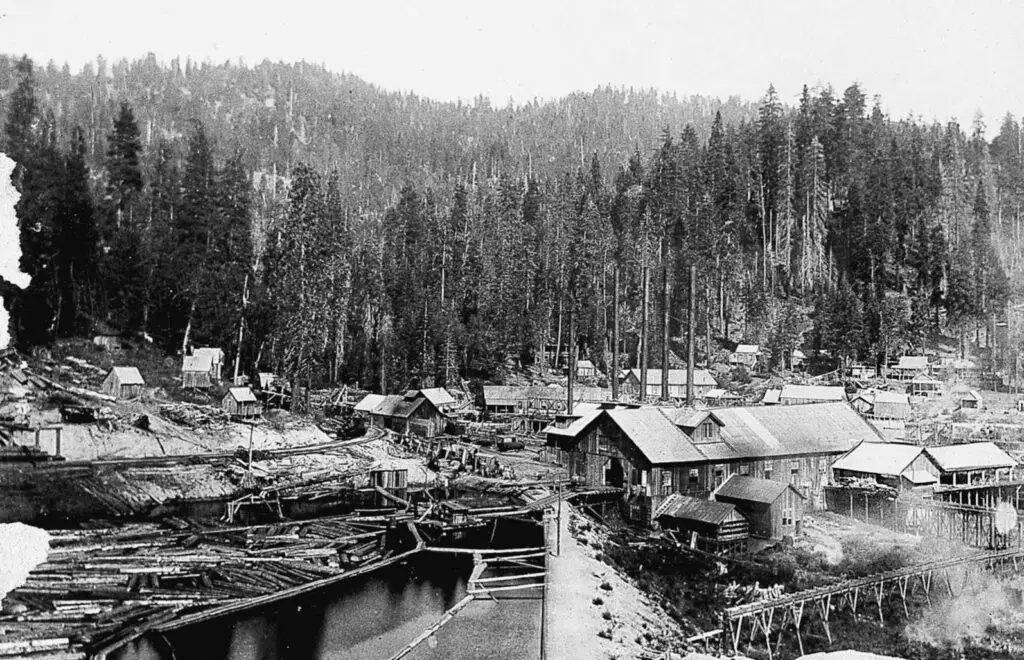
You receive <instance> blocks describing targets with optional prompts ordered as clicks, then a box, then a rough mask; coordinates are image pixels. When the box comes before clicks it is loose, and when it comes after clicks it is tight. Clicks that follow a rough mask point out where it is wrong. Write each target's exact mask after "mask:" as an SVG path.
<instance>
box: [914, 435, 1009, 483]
mask: <svg viewBox="0 0 1024 660" xmlns="http://www.w3.org/2000/svg"><path fill="white" fill-rule="evenodd" d="M925 453H926V454H927V455H928V457H929V458H930V459H931V460H932V462H933V463H935V466H936V468H938V472H939V484H940V485H944V486H960V485H964V484H976V483H998V482H1001V481H1012V480H1013V479H1014V477H1015V474H1016V471H1017V461H1015V460H1014V459H1013V457H1011V456H1010V455H1009V454H1007V453H1006V452H1005V451H1003V450H1002V449H1000V448H999V447H997V446H996V444H995V443H993V442H968V443H964V444H960V445H946V446H945V447H928V448H927V449H925Z"/></svg>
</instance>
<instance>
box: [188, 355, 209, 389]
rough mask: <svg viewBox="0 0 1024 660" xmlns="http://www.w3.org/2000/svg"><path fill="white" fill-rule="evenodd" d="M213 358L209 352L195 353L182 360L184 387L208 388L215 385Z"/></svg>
mask: <svg viewBox="0 0 1024 660" xmlns="http://www.w3.org/2000/svg"><path fill="white" fill-rule="evenodd" d="M212 371H213V360H212V358H211V357H210V355H209V354H202V353H198V352H196V353H193V354H192V355H186V356H185V357H183V358H182V360H181V387H182V389H186V390H187V389H206V388H207V387H210V386H212V385H213V382H212V381H211V379H210V378H211V376H210V374H211V372H212Z"/></svg>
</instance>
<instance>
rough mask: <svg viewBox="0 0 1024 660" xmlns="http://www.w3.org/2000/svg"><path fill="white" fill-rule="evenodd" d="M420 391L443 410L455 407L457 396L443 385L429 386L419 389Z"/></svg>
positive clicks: (436, 406) (446, 410)
mask: <svg viewBox="0 0 1024 660" xmlns="http://www.w3.org/2000/svg"><path fill="white" fill-rule="evenodd" d="M419 393H420V394H421V395H423V396H425V397H426V398H427V399H428V400H429V401H430V402H431V403H432V404H434V407H435V408H437V409H438V410H440V411H441V412H444V413H446V412H448V411H449V410H451V409H452V408H453V407H455V397H453V396H452V395H451V393H450V392H449V391H448V390H446V389H444V388H443V387H428V388H425V389H422V390H419Z"/></svg>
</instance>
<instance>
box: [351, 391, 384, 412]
mask: <svg viewBox="0 0 1024 660" xmlns="http://www.w3.org/2000/svg"><path fill="white" fill-rule="evenodd" d="M386 398H387V397H386V396H384V395H383V394H367V395H366V396H364V397H363V400H362V401H360V402H359V403H357V404H356V407H355V408H354V410H356V411H357V412H370V411H371V410H373V409H374V408H376V407H377V406H379V405H380V404H381V403H383V402H384V399H386Z"/></svg>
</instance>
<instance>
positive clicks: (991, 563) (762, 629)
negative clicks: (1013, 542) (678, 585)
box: [722, 548, 1024, 658]
mask: <svg viewBox="0 0 1024 660" xmlns="http://www.w3.org/2000/svg"><path fill="white" fill-rule="evenodd" d="M1021 564H1024V550H1022V549H1017V548H1015V549H1013V550H1004V551H1001V552H991V553H979V554H975V555H968V556H964V557H957V558H953V559H945V560H941V561H935V562H929V563H926V564H918V565H916V566H908V567H906V568H902V569H899V570H896V571H889V572H886V573H879V574H877V575H872V576H868V577H864V578H858V579H854V580H844V581H842V582H838V583H836V584H832V585H828V586H825V587H817V588H815V589H807V590H805V591H799V592H796V593H792V594H788V595H785V596H782V597H780V598H776V599H772V600H764V601H759V602H755V603H747V604H744V605H737V606H735V607H730V608H728V609H726V610H725V612H724V613H723V616H722V620H723V626H722V627H723V629H724V630H725V631H727V633H728V641H727V643H728V644H731V650H732V651H733V653H739V648H740V644H741V642H742V640H743V638H744V637H745V636H746V638H747V640H748V641H747V643H748V645H749V646H752V645H754V644H756V643H757V642H758V639H759V638H760V640H761V641H762V642H763V643H764V645H765V646H766V647H767V651H768V657H769V658H772V657H773V650H772V635H777V637H776V640H775V649H774V653H778V652H779V650H780V648H781V646H782V640H783V637H784V636H785V635H786V634H787V632H788V633H790V634H792V635H795V636H796V640H797V645H798V646H799V649H800V655H803V654H804V644H803V638H802V636H801V633H800V631H801V627H802V626H803V627H804V628H806V627H807V626H809V625H810V624H811V622H812V621H813V620H815V619H816V620H817V621H818V622H819V623H820V624H821V626H822V628H823V629H824V632H825V635H826V636H827V638H828V642H829V644H830V645H831V644H832V631H831V630H830V628H829V619H830V616H831V614H832V613H833V611H838V612H841V611H843V610H844V609H846V608H849V611H850V612H851V613H852V614H853V616H854V617H856V616H857V614H858V608H861V609H863V608H864V607H865V606H866V607H869V608H870V607H872V606H874V607H875V608H876V609H877V611H878V619H879V621H880V622H883V623H884V613H883V612H884V611H883V608H882V605H883V603H886V602H887V601H890V600H895V599H898V600H899V602H900V603H901V604H902V606H903V612H904V614H905V615H907V616H908V617H909V615H910V611H909V609H908V607H907V601H908V599H910V598H913V597H914V596H915V595H917V594H923V596H924V598H925V599H926V600H927V602H928V603H929V604H931V600H932V594H933V590H943V589H944V590H945V591H946V593H947V594H948V595H949V597H951V598H955V597H957V596H958V595H960V594H961V593H963V591H964V590H965V589H967V588H976V587H977V586H978V584H979V582H980V580H978V579H976V578H978V577H979V576H980V575H981V574H983V573H984V572H985V571H998V570H1003V571H1006V570H1010V569H1012V570H1014V571H1016V570H1017V569H1018V568H1019V566H1020V565H1021Z"/></svg>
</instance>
